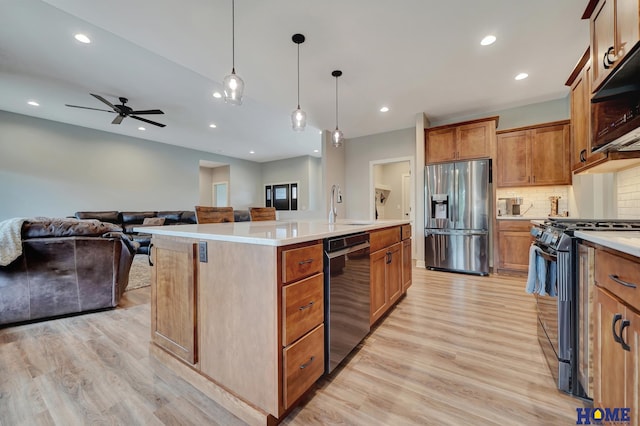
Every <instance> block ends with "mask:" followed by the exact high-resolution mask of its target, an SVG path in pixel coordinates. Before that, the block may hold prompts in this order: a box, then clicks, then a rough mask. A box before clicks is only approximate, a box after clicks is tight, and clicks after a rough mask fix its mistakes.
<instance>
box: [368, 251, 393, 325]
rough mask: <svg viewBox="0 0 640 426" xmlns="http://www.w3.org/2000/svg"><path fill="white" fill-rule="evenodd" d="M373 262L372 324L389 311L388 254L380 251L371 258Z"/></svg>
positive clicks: (371, 273)
mask: <svg viewBox="0 0 640 426" xmlns="http://www.w3.org/2000/svg"><path fill="white" fill-rule="evenodd" d="M369 260H370V262H371V266H370V268H371V269H370V275H371V296H370V298H371V318H370V323H371V324H373V323H374V322H376V321H377V320H378V319H379V318H380V317H381V316H382V315H383V314H384V313H385V312H386V310H387V306H388V300H389V298H388V297H387V286H386V276H385V275H386V274H385V271H386V267H387V265H386V262H387V252H386V251H385V250H378V251H376V252H374V253H372V254H371V255H370V256H369Z"/></svg>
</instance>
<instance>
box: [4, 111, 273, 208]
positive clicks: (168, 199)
mask: <svg viewBox="0 0 640 426" xmlns="http://www.w3.org/2000/svg"><path fill="white" fill-rule="evenodd" d="M200 160H208V161H215V162H220V163H226V164H229V165H230V166H231V168H230V170H231V171H230V174H231V178H230V179H231V180H232V181H233V182H234V183H235V184H234V186H233V188H231V191H232V194H231V195H232V196H231V203H232V205H233V206H234V207H236V208H246V207H248V206H249V205H253V204H255V203H258V202H259V201H260V200H261V198H262V193H261V192H260V191H261V190H260V179H261V166H260V164H258V163H254V162H251V161H245V160H238V159H235V158H229V157H224V156H220V155H216V154H210V153H206V152H202V151H196V150H191V149H186V148H181V147H176V146H172V145H167V144H161V143H157V142H150V141H147V140H143V139H136V138H130V137H126V136H120V135H115V134H111V133H107V132H101V131H96V130H91V129H86V128H83V127H77V126H71V125H67V124H62V123H57V122H53V121H48V120H42V119H38V118H33V117H28V116H24V115H19V114H13V113H9V112H5V111H0V199H1V200H2V202H1V203H0V220H5V219H8V218H11V217H31V216H68V215H71V214H73V213H74V212H75V211H78V210H173V209H185V210H192V209H193V207H194V206H195V205H196V204H197V203H198V200H199V195H200V194H199V179H200V178H199V161H200Z"/></svg>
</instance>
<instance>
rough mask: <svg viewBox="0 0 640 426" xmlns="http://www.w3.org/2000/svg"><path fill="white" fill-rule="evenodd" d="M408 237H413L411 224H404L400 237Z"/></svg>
mask: <svg viewBox="0 0 640 426" xmlns="http://www.w3.org/2000/svg"><path fill="white" fill-rule="evenodd" d="M407 238H411V225H402V226H401V227H400V239H401V240H406V239H407Z"/></svg>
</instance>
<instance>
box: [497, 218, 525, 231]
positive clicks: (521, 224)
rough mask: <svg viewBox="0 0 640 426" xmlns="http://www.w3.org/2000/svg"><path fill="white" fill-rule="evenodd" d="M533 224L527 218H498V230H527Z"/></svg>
mask: <svg viewBox="0 0 640 426" xmlns="http://www.w3.org/2000/svg"><path fill="white" fill-rule="evenodd" d="M532 226H533V224H532V223H531V222H530V221H529V220H500V219H498V231H522V232H529V231H531V227H532Z"/></svg>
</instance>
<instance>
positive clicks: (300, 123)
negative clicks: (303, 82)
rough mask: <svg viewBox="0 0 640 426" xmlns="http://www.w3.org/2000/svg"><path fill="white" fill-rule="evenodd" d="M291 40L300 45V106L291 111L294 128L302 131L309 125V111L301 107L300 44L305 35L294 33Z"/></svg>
mask: <svg viewBox="0 0 640 426" xmlns="http://www.w3.org/2000/svg"><path fill="white" fill-rule="evenodd" d="M291 40H293V42H294V43H295V44H297V45H298V108H297V109H296V110H295V111H293V112H292V113H291V125H292V126H293V130H295V131H297V132H301V131H303V130H304V128H305V126H306V125H307V113H306V112H304V111H303V110H302V109H300V45H301V44H302V43H304V40H305V38H304V35H302V34H294V35H293V37H291Z"/></svg>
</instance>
